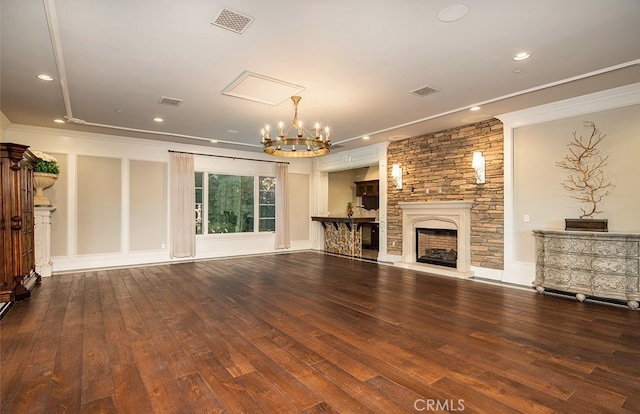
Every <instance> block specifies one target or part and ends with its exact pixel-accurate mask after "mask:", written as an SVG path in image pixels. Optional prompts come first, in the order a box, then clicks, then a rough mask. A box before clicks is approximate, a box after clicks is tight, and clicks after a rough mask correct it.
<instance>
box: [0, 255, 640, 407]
mask: <svg viewBox="0 0 640 414" xmlns="http://www.w3.org/2000/svg"><path fill="white" fill-rule="evenodd" d="M639 328H640V312H637V311H631V310H629V309H625V308H621V307H614V306H609V305H602V304H596V303H589V302H586V303H579V302H577V301H576V300H572V299H567V298H561V297H555V296H549V295H540V294H537V293H535V292H534V291H533V290H531V291H524V290H518V289H510V288H505V287H500V286H494V285H490V284H485V283H480V282H477V281H469V280H457V279H452V278H445V277H437V276H430V275H427V274H424V273H417V272H413V271H409V270H402V269H398V268H395V267H391V266H385V265H381V264H377V263H374V262H367V261H359V260H353V259H349V258H344V257H335V256H330V255H324V254H321V253H315V252H302V253H290V254H279V255H266V256H260V257H247V258H232V259H221V260H212V261H202V262H195V263H185V264H174V265H163V266H149V267H138V268H128V269H121V270H105V271H96V272H85V273H76V274H66V275H59V276H53V277H51V278H43V281H42V284H41V285H40V286H38V287H37V288H36V289H35V290H34V292H33V294H32V297H31V299H30V300H28V301H24V302H18V303H16V304H15V305H14V306H13V308H12V309H10V311H9V312H8V314H7V315H6V316H5V317H4V318H3V319H2V321H0V336H1V347H2V348H1V349H0V352H1V354H0V355H1V365H0V367H1V372H0V374H1V380H0V381H1V382H0V386H1V399H2V401H1V406H0V409H1V411H2V413H20V414H22V413H77V412H87V413H97V412H105V413H109V412H119V413H215V412H227V413H241V412H246V413H259V412H266V413H285V412H292V413H300V412H301V413H327V412H340V413H355V412H371V413H412V412H437V411H440V412H443V411H450V412H469V413H472V412H486V413H515V412H523V413H548V412H558V413H605V412H616V413H623V412H627V413H637V412H640V381H639V379H640V329H639Z"/></svg>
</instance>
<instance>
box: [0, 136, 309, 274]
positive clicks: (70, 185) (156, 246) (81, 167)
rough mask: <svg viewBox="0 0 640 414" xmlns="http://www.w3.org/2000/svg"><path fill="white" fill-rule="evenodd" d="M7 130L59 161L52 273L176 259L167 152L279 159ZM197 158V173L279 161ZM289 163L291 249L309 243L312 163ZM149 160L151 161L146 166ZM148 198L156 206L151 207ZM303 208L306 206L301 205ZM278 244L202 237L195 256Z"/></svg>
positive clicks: (268, 167) (267, 168) (268, 166)
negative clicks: (171, 241)
mask: <svg viewBox="0 0 640 414" xmlns="http://www.w3.org/2000/svg"><path fill="white" fill-rule="evenodd" d="M5 132H6V133H5V136H4V138H3V141H6V142H15V143H20V144H25V145H29V146H30V147H31V149H33V150H40V151H44V152H47V153H50V154H52V155H54V156H56V157H57V158H58V160H59V162H60V164H61V165H60V166H61V170H62V171H61V173H60V175H59V178H58V181H57V182H56V183H55V184H54V185H53V187H51V188H49V189H47V190H45V194H46V195H47V196H48V197H49V199H50V200H51V201H52V203H53V205H54V207H56V210H55V211H54V212H53V213H52V244H53V246H52V262H53V272H54V274H55V273H56V272H64V271H73V270H80V269H91V268H101V267H113V266H130V265H138V264H147V263H162V262H169V261H171V259H170V257H169V250H168V240H169V236H168V231H169V230H168V229H169V223H168V220H169V217H168V214H167V211H168V204H169V203H168V179H167V177H166V173H167V171H168V162H169V153H168V150H176V151H187V152H195V153H204V154H215V155H223V156H232V157H233V156H235V157H239V158H257V159H263V160H269V161H273V160H274V159H273V158H270V157H268V156H267V155H265V154H262V153H249V152H243V151H229V150H221V149H216V148H212V147H205V146H196V145H185V144H172V143H167V142H161V141H152V140H143V139H136V138H128V137H118V136H112V135H102V134H94V133H85V132H78V131H67V130H62V129H54V128H41V127H32V126H25V125H16V124H11V125H9V126H8V127H7V128H6V131H5ZM194 159H195V164H196V169H199V170H200V171H212V172H217V173H233V172H235V173H239V174H246V175H252V174H265V175H266V174H272V175H275V164H274V163H267V162H255V161H244V160H240V159H235V160H233V159H225V158H216V157H208V156H195V157H194ZM94 161H95V162H94ZM98 161H100V162H98ZM278 161H281V160H278ZM287 161H289V160H287ZM289 162H290V165H289V173H290V174H292V175H294V177H295V178H294V180H293V181H294V182H295V183H296V185H297V187H298V191H295V192H292V195H293V197H292V198H293V201H292V204H293V205H295V206H296V209H297V210H296V213H297V214H299V216H296V218H295V220H293V223H294V224H295V226H296V231H295V232H294V235H295V240H292V242H291V250H300V249H309V248H311V246H312V241H311V239H310V237H309V234H310V229H311V221H310V215H311V212H310V211H308V210H309V209H310V205H311V201H310V200H311V198H312V194H311V193H312V192H311V191H310V185H311V173H312V162H311V161H309V160H291V161H289ZM99 166H102V167H104V168H102V167H100V168H98V167H99ZM145 166H148V167H149V168H147V169H146V171H145ZM141 169H142V170H141ZM107 170H108V171H107ZM151 170H153V173H151ZM100 171H102V172H104V174H99V172H100ZM149 174H151V176H150V175H149ZM92 180H93V181H92ZM163 186H164V188H161V187H163ZM142 189H144V190H142ZM143 193H145V194H147V196H144V197H143V195H144V194H143ZM149 198H151V199H152V200H153V203H154V204H152V205H149V202H150V200H149ZM158 200H160V201H159V202H160V203H161V204H162V205H158ZM301 208H302V209H304V208H306V209H307V211H299V210H300V209H301ZM147 213H148V214H147ZM301 217H302V218H303V219H302V218H301ZM305 226H306V229H305V228H304V227H305ZM305 236H306V238H304V237H305ZM274 243H275V240H274V235H273V233H259V234H227V235H224V234H217V235H205V236H197V237H196V259H204V258H212V257H223V256H233V255H241V254H255V253H269V252H274V251H275V250H274Z"/></svg>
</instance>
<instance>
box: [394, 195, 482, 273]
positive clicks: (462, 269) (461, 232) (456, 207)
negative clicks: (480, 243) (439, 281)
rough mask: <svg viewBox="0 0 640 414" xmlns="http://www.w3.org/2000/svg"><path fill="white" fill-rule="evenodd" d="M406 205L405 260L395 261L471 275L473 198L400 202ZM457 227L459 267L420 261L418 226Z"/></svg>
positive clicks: (415, 267)
mask: <svg viewBox="0 0 640 414" xmlns="http://www.w3.org/2000/svg"><path fill="white" fill-rule="evenodd" d="M398 204H399V205H400V208H401V209H402V261H400V262H396V263H395V265H396V266H398V267H403V268H406V269H413V270H420V271H423V272H429V273H433V274H438V275H443V276H453V277H460V278H468V277H472V276H473V271H472V270H471V207H472V206H473V201H427V202H402V201H401V202H399V203H398ZM420 227H422V228H442V229H455V230H457V232H458V246H457V250H458V252H457V253H458V260H457V263H456V268H455V269H454V268H448V267H443V266H436V265H430V264H426V263H419V262H417V257H416V236H415V232H416V228H420Z"/></svg>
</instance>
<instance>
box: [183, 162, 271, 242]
mask: <svg viewBox="0 0 640 414" xmlns="http://www.w3.org/2000/svg"><path fill="white" fill-rule="evenodd" d="M195 174H202V187H201V188H202V213H201V214H202V222H201V225H202V233H200V234H198V233H196V238H202V237H225V236H226V237H242V236H247V235H254V236H258V235H271V234H274V233H275V230H265V231H260V218H261V217H260V206H261V204H260V178H273V179H274V180H275V178H276V177H275V175H272V174H264V173H255V174H242V173H236V172H217V171H211V170H204V169H200V170H196V171H195ZM210 175H225V176H235V177H250V178H252V179H253V231H245V232H233V233H209V176H210ZM195 179H196V178H195V175H194V181H195ZM274 184H275V183H274ZM199 188H200V187H196V189H199ZM273 191H274V196H275V185H274V190H273ZM273 206H274V207H275V206H276V205H275V199H274V204H273ZM194 208H196V206H195V205H194ZM267 218H268V219H273V220H274V223H275V220H276V217H275V209H274V216H273V218H272V217H267ZM274 228H275V226H274Z"/></svg>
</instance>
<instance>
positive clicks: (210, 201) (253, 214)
mask: <svg viewBox="0 0 640 414" xmlns="http://www.w3.org/2000/svg"><path fill="white" fill-rule="evenodd" d="M195 180H196V181H195V184H196V185H195V187H196V206H195V209H196V234H220V233H252V232H255V231H256V230H255V229H256V228H257V229H258V231H260V232H266V231H269V232H270V231H275V228H276V224H275V220H276V218H275V217H276V213H275V207H276V206H275V198H276V197H275V181H276V180H275V178H274V177H258V176H241V175H224V174H207V173H203V172H196V175H195ZM255 183H257V185H256V184H255ZM205 189H206V191H205ZM256 199H257V200H259V201H258V203H255V201H254V200H256Z"/></svg>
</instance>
